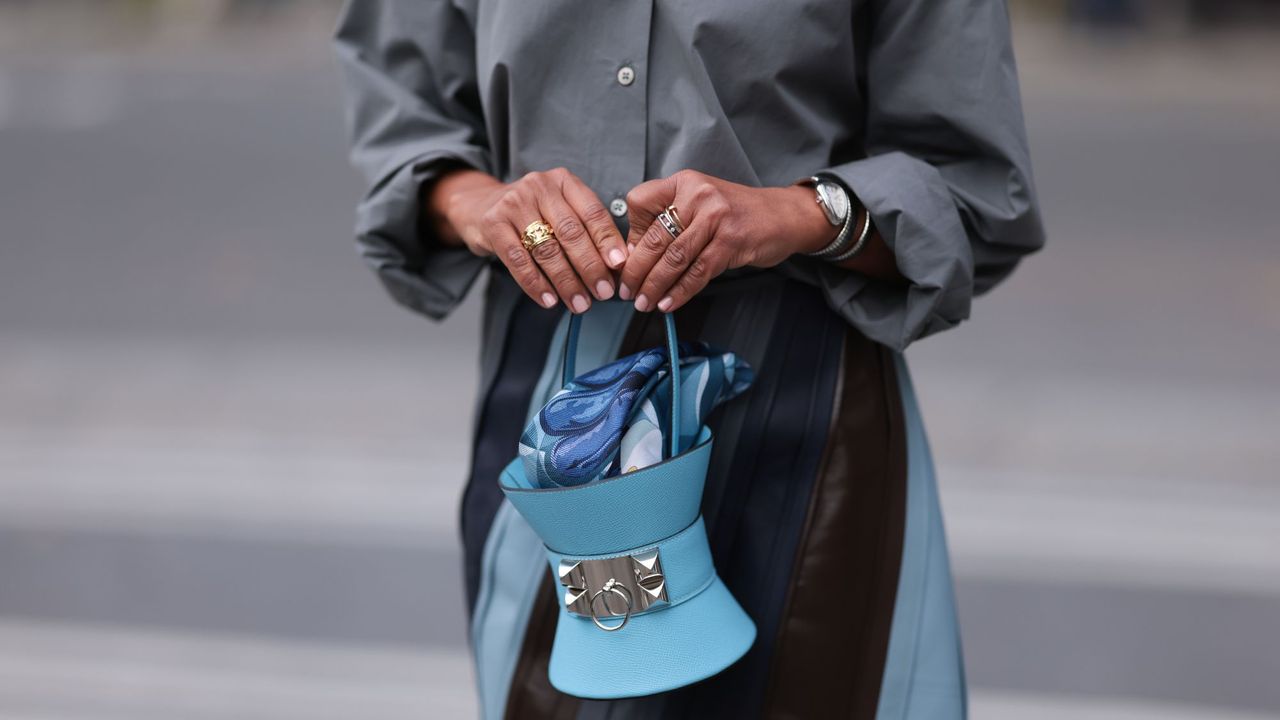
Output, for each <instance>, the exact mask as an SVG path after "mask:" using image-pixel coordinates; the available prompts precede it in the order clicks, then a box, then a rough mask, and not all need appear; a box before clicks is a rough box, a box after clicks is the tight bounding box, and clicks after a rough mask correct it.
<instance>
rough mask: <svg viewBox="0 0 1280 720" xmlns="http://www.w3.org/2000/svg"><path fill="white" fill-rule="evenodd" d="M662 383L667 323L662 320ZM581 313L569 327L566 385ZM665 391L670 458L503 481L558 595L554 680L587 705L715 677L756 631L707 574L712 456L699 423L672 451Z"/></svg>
mask: <svg viewBox="0 0 1280 720" xmlns="http://www.w3.org/2000/svg"><path fill="white" fill-rule="evenodd" d="M664 319H665V322H666V330H667V350H668V362H669V367H670V373H671V377H672V378H673V379H674V378H679V360H678V357H679V355H678V349H677V343H676V330H675V323H674V321H673V320H672V319H671V316H670V315H669V314H668V315H665V316H664ZM580 328H581V316H578V315H575V316H573V317H572V319H571V320H570V324H569V333H568V337H567V339H566V342H565V356H564V363H563V365H564V374H563V382H564V384H565V385H568V384H569V381H570V380H572V379H573V378H574V368H573V366H574V359H575V357H576V354H577V344H578V334H579V331H580ZM668 384H669V385H670V388H671V405H670V407H671V409H672V416H671V432H670V437H669V442H670V444H669V449H670V457H668V459H666V460H663V461H662V462H660V463H657V464H655V465H650V466H648V467H644V468H640V469H638V470H634V471H632V472H628V473H625V474H621V475H616V476H613V477H606V478H603V479H601V480H597V481H595V482H590V483H586V484H582V485H573V486H566V487H550V488H542V487H538V486H537V484H536V483H533V482H530V479H529V478H527V477H525V472H526V470H525V466H524V464H523V463H522V462H521V459H520V458H516V459H515V460H513V461H512V462H511V463H510V464H509V465H507V467H506V468H505V469H504V470H503V472H502V475H501V478H500V484H501V487H502V491H503V493H505V494H506V497H507V499H508V500H510V501H511V504H512V506H514V507H515V509H516V510H517V511H518V512H519V513H520V514H521V515H522V516H523V517H524V518H525V520H527V521H528V523H529V525H530V526H531V527H532V528H533V530H534V532H536V533H537V534H538V537H539V538H541V540H542V542H543V544H544V545H545V547H546V551H547V558H548V560H549V561H550V564H551V571H552V574H553V576H554V578H555V581H556V582H555V587H556V594H557V597H558V598H559V617H558V619H557V621H556V635H555V641H554V645H553V646H552V649H551V663H550V669H549V675H550V680H551V684H552V685H553V686H554V687H555V688H556V689H558V690H560V691H561V692H565V693H568V694H570V695H575V696H578V697H584V698H596V699H615V698H624V697H636V696H640V695H652V694H654V693H659V692H664V691H667V690H673V689H675V688H679V687H682V686H685V685H689V684H691V683H694V682H697V681H699V680H702V679H704V678H707V677H710V676H712V675H715V674H716V673H718V672H720V671H721V670H724V669H725V668H727V667H728V666H729V665H731V664H733V663H734V662H735V661H736V660H737V659H738V658H740V657H742V655H743V654H745V653H746V652H747V650H748V649H749V648H750V647H751V644H752V643H753V642H754V641H755V636H756V627H755V623H753V622H752V621H751V618H749V617H748V616H747V614H746V612H744V611H743V610H742V607H741V606H740V605H739V604H738V602H737V601H736V600H735V599H734V598H733V596H732V595H731V594H730V593H729V590H728V588H726V587H725V585H724V583H723V582H722V581H721V580H720V577H719V576H718V575H717V574H716V570H715V567H714V566H713V564H712V561H711V549H710V547H709V546H708V544H707V534H706V529H705V528H704V526H703V522H702V516H701V512H700V505H701V501H702V488H703V484H704V483H705V481H706V475H707V463H708V460H709V459H710V457H711V431H710V429H708V428H707V427H705V426H703V427H702V428H700V431H699V433H698V435H697V438H696V440H695V442H694V443H693V446H692V447H691V448H689V449H688V450H686V451H684V452H680V446H679V438H680V422H681V412H680V409H681V405H680V392H681V390H680V385H681V383H680V382H676V381H673V382H670V383H668Z"/></svg>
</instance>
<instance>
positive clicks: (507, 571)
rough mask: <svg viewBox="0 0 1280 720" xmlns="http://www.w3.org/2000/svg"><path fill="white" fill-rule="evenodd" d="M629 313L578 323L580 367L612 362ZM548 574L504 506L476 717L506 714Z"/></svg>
mask: <svg viewBox="0 0 1280 720" xmlns="http://www.w3.org/2000/svg"><path fill="white" fill-rule="evenodd" d="M632 312H634V310H633V306H632V305H631V304H630V303H596V304H595V305H594V306H593V307H592V309H591V311H590V312H589V313H587V315H586V316H585V318H584V322H583V323H582V334H581V337H580V339H579V344H578V366H579V367H581V368H594V367H598V366H600V365H602V364H604V363H606V362H608V361H610V360H612V359H614V358H615V357H616V356H617V354H618V348H619V347H620V346H621V345H622V339H623V337H624V336H625V335H626V331H627V325H628V323H629V322H630V321H631V314H632ZM567 329H568V322H567V320H562V321H561V322H560V325H559V326H558V327H557V328H556V332H555V336H554V337H553V338H552V340H551V347H550V349H549V350H548V358H547V362H546V365H545V366H544V367H543V369H542V375H541V376H540V377H539V378H538V385H537V387H536V388H535V389H534V392H533V397H532V399H531V401H530V405H529V409H528V411H527V412H526V413H525V418H526V419H530V418H532V417H533V416H534V414H535V413H536V412H537V411H538V410H539V409H540V408H541V407H542V406H543V405H545V404H546V403H547V401H548V400H550V399H551V396H552V395H554V394H555V392H556V391H557V390H559V389H560V371H561V355H562V352H563V349H564V341H565V336H566V333H567ZM516 452H517V449H516V447H515V446H514V445H513V446H512V448H511V457H513V458H514V457H515V456H516ZM496 481H497V480H496V479H495V482H496ZM546 572H547V559H546V554H545V550H544V549H543V547H542V543H541V542H540V541H539V540H538V536H537V535H536V534H534V532H533V530H532V528H530V527H529V525H528V523H526V522H525V521H524V519H523V518H521V517H520V514H519V513H517V512H516V511H515V510H514V509H513V508H512V507H511V506H510V504H509V503H507V502H506V501H505V500H504V501H503V503H502V505H501V506H500V507H499V508H498V513H497V515H496V516H495V517H494V521H493V527H492V528H490V529H489V536H488V537H487V538H486V539H485V546H484V555H483V558H482V560H481V573H480V592H479V594H478V595H477V598H476V608H475V614H474V616H473V617H472V622H471V647H472V651H473V652H474V653H475V664H476V685H477V688H478V690H479V693H480V710H481V716H482V717H483V718H485V719H486V720H490V719H492V720H498V719H499V718H501V717H502V715H503V713H504V711H505V710H506V706H507V692H508V690H509V689H510V686H511V677H512V675H513V674H514V673H515V665H516V660H517V659H518V658H519V656H520V646H521V644H522V643H523V642H524V631H525V627H526V626H527V625H528V622H529V613H530V611H531V610H532V608H533V597H534V595H533V594H534V593H535V592H537V590H538V589H539V587H540V586H541V583H542V575H543V574H544V573H546Z"/></svg>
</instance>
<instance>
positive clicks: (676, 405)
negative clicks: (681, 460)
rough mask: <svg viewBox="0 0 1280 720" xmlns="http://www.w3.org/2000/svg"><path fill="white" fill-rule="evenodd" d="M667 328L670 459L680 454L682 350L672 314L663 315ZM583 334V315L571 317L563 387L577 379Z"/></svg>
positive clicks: (563, 363)
mask: <svg viewBox="0 0 1280 720" xmlns="http://www.w3.org/2000/svg"><path fill="white" fill-rule="evenodd" d="M662 319H663V321H664V322H665V323H666V328H667V364H668V366H669V367H670V370H671V438H670V443H669V445H668V451H669V453H670V454H669V455H668V457H675V456H676V455H679V454H680V348H679V345H678V341H677V338H676V321H675V319H674V318H672V316H671V313H662ZM581 333H582V315H570V316H569V333H568V336H567V337H566V338H565V342H564V360H563V362H562V363H561V365H562V366H563V367H564V373H563V374H562V375H561V378H560V381H561V387H565V386H567V385H568V384H569V381H570V380H573V378H574V377H575V373H574V365H575V364H576V361H577V358H578V336H579V335H580V334H581Z"/></svg>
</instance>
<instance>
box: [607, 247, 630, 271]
mask: <svg viewBox="0 0 1280 720" xmlns="http://www.w3.org/2000/svg"><path fill="white" fill-rule="evenodd" d="M626 261H627V256H626V255H625V254H624V253H623V252H622V250H620V249H619V248H614V249H612V250H610V251H609V264H610V265H611V266H613V267H618V266H619V265H621V264H622V263H624V262H626Z"/></svg>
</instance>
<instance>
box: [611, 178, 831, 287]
mask: <svg viewBox="0 0 1280 720" xmlns="http://www.w3.org/2000/svg"><path fill="white" fill-rule="evenodd" d="M668 205H674V206H675V207H676V214H677V215H679V217H680V220H681V222H682V223H683V224H684V231H683V232H681V233H680V236H679V237H678V238H672V237H671V234H670V233H668V232H667V230H666V229H665V228H664V227H663V225H662V223H660V222H657V221H656V218H657V216H658V213H660V212H662V211H663V210H665V209H666V208H667V206H668ZM627 207H628V215H629V220H630V223H631V228H630V232H629V233H628V236H627V245H628V249H629V253H628V255H627V261H626V264H625V265H623V267H622V277H621V283H620V285H619V287H618V295H619V297H621V298H622V299H623V300H630V299H632V297H634V298H635V305H636V310H639V311H640V312H646V311H648V310H652V309H654V308H655V307H656V308H657V309H659V310H661V311H663V312H670V311H672V310H675V309H676V308H678V307H680V306H681V305H683V304H684V303H685V302H687V301H688V300H689V298H691V297H693V296H694V295H695V294H697V293H698V291H700V290H702V288H704V287H706V285H707V283H708V282H710V281H711V280H712V279H713V278H715V277H716V276H717V275H719V274H720V273H722V272H724V271H725V270H728V269H730V268H738V267H744V266H747V265H751V266H755V267H772V266H774V265H777V264H778V263H780V262H782V261H783V260H786V259H787V258H788V257H790V256H791V255H793V254H795V253H799V252H813V251H816V250H819V249H821V248H822V247H824V246H825V245H827V244H828V243H830V242H831V241H832V240H834V239H835V237H836V234H837V233H838V232H839V230H840V229H839V228H837V227H833V226H832V225H831V224H830V223H828V222H827V219H826V215H825V214H824V213H823V212H822V208H821V207H820V206H819V205H818V204H817V202H816V201H815V196H814V192H813V189H812V188H809V187H805V186H803V185H792V186H790V187H766V188H759V187H751V186H749V185H739V184H738V183H733V182H729V181H728V180H722V179H720V178H717V177H712V176H710V175H707V174H705V173H700V172H697V171H694V170H681V171H680V172H677V173H675V174H674V175H671V176H669V177H665V178H661V179H658V180H650V181H648V182H645V183H642V184H640V185H637V186H636V187H635V188H634V189H632V190H631V192H629V193H627Z"/></svg>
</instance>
